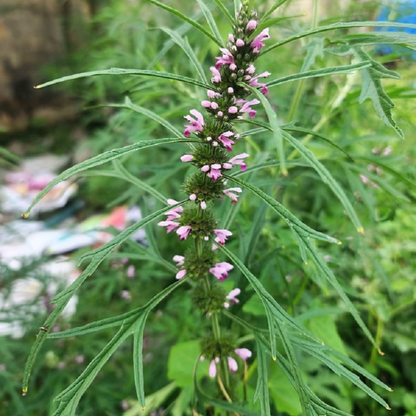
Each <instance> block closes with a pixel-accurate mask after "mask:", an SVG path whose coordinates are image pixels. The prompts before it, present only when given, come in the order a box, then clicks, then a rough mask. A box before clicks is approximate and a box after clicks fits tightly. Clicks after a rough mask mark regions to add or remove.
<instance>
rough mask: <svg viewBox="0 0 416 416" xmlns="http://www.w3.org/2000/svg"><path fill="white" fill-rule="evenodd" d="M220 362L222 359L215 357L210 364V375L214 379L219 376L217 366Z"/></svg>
mask: <svg viewBox="0 0 416 416" xmlns="http://www.w3.org/2000/svg"><path fill="white" fill-rule="evenodd" d="M219 362H220V359H219V358H218V357H215V358H214V359H213V360H211V363H210V364H209V370H208V374H209V376H210V377H211V378H214V377H215V376H216V375H217V366H216V364H217V363H219Z"/></svg>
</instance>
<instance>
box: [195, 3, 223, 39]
mask: <svg viewBox="0 0 416 416" xmlns="http://www.w3.org/2000/svg"><path fill="white" fill-rule="evenodd" d="M196 1H197V2H198V4H199V7H200V8H201V10H202V13H204V16H205V19H206V20H207V23H208V26H209V27H210V29H211V32H212V33H213V34H214V36H215V38H216V39H217V43H218V45H220V46H223V45H224V41H223V40H222V37H221V35H220V32H219V30H218V27H217V24H216V23H215V19H214V17H213V16H212V13H211V12H210V10H209V9H208V7H207V6H206V5H205V4H204V2H203V1H202V0H196Z"/></svg>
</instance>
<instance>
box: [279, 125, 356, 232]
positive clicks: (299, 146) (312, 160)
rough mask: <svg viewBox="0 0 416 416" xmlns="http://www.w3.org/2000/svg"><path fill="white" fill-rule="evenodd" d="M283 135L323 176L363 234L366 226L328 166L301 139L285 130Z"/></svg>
mask: <svg viewBox="0 0 416 416" xmlns="http://www.w3.org/2000/svg"><path fill="white" fill-rule="evenodd" d="M283 137H284V138H285V139H286V140H287V141H288V142H289V143H290V144H291V145H292V146H293V147H294V148H295V149H296V150H297V151H298V152H299V153H300V154H301V155H302V156H303V157H304V158H305V159H306V160H307V161H308V162H309V163H310V164H311V166H312V167H313V168H314V169H315V171H316V172H317V173H318V175H319V176H320V177H321V178H322V181H323V182H324V183H326V184H327V185H328V186H329V187H330V188H331V190H332V192H333V193H334V194H335V195H336V197H337V198H338V199H339V200H340V201H341V203H342V205H343V207H344V208H345V210H346V212H347V214H348V216H349V217H350V219H351V221H352V223H353V224H354V225H355V227H356V228H357V231H358V232H359V233H361V234H363V233H364V228H363V226H362V225H361V223H360V220H359V219H358V216H357V214H356V212H355V210H354V208H353V206H352V205H351V202H350V201H349V199H348V198H347V196H346V195H345V192H344V190H343V189H342V188H341V187H340V186H339V184H338V183H337V182H336V180H335V179H334V178H333V177H332V175H331V174H330V173H329V171H328V170H327V169H326V167H325V166H324V165H322V163H321V162H320V161H319V160H318V159H317V158H316V156H315V155H314V154H313V153H312V152H311V151H310V150H309V149H307V148H306V147H305V146H304V145H303V144H302V143H301V142H300V141H299V140H296V139H295V138H294V137H293V136H291V135H290V134H289V133H287V132H283Z"/></svg>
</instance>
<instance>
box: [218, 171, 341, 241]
mask: <svg viewBox="0 0 416 416" xmlns="http://www.w3.org/2000/svg"><path fill="white" fill-rule="evenodd" d="M225 176H226V177H227V179H229V180H231V181H232V182H234V183H236V184H238V185H240V186H241V187H243V188H245V189H248V190H249V191H250V192H252V193H253V194H255V195H257V196H258V197H259V198H260V199H262V200H263V201H264V202H265V203H266V204H267V205H269V206H270V208H272V209H273V211H275V212H276V213H277V214H279V215H280V216H281V217H282V218H283V219H284V220H285V221H286V222H287V223H288V225H289V226H290V227H291V228H293V227H294V226H297V227H299V228H300V229H302V230H303V231H304V232H305V233H306V234H307V235H309V236H310V237H312V238H316V239H318V240H322V241H326V242H329V243H336V244H340V242H339V241H338V240H337V239H336V238H333V237H330V236H329V235H326V234H323V233H321V232H319V231H316V230H314V229H312V228H310V227H309V226H307V225H306V224H304V223H303V222H302V221H301V220H299V219H298V218H297V217H296V216H295V215H293V214H292V213H291V212H290V211H289V210H287V209H286V208H285V207H284V206H283V205H282V204H281V203H280V202H278V201H276V200H275V199H274V198H272V197H270V196H269V195H267V194H266V193H265V192H263V191H262V190H261V189H259V188H257V187H255V186H253V185H251V184H250V183H248V182H246V181H243V180H242V179H240V178H236V177H235V176H228V175H225Z"/></svg>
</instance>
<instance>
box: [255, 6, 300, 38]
mask: <svg viewBox="0 0 416 416" xmlns="http://www.w3.org/2000/svg"><path fill="white" fill-rule="evenodd" d="M285 1H288V0H285ZM303 16H304V15H302V14H297V15H293V16H281V17H273V18H272V19H268V20H264V19H263V18H262V19H261V21H260V24H259V25H258V26H257V29H256V31H255V32H254V33H253V34H252V35H251V38H252V37H253V36H256V35H257V34H258V33H260V32H261V31H262V30H263V29H265V28H267V27H271V26H273V25H275V24H276V23H280V22H282V21H284V20H289V19H296V18H299V17H303Z"/></svg>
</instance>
